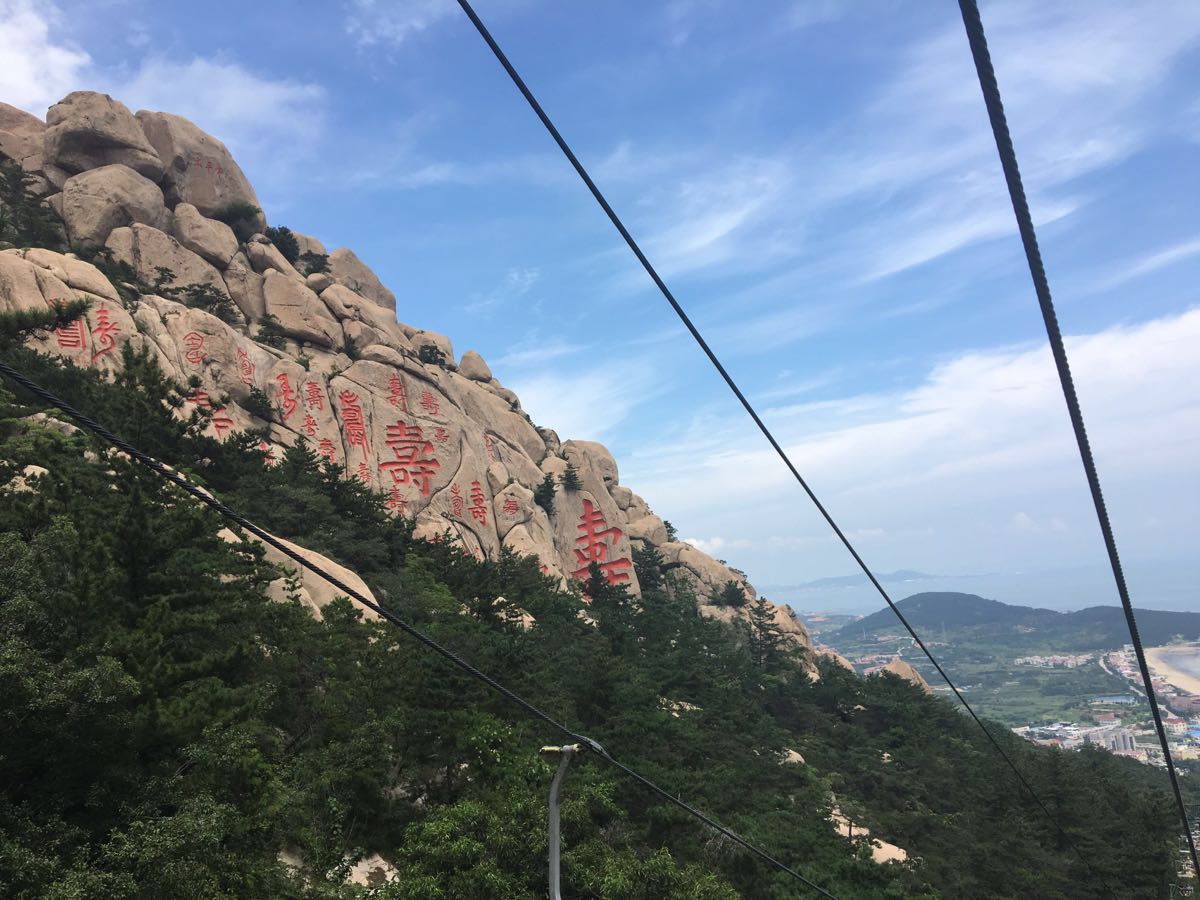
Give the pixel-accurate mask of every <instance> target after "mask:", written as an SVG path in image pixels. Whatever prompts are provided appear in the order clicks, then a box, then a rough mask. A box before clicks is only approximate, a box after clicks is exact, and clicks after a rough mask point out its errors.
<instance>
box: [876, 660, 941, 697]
mask: <svg viewBox="0 0 1200 900" xmlns="http://www.w3.org/2000/svg"><path fill="white" fill-rule="evenodd" d="M883 671H884V672H891V673H892V674H893V675H896V676H897V677H899V678H903V679H904V680H905V681H908V682H911V683H912V684H915V685H916V686H917V687H919V688H920V689H921V690H923V691H924V692H925V693H926V694H932V693H933V688H931V687H930V686H929V682H927V681H926V680H925V679H924V678H923V677H922V676H921V673H920V672H918V671H917V670H916V669H914V668H913V666H912V663H909V662H907V661H905V660H903V659H901V658H900V657H899V656H893V657H892V659H891V661H890V662H889V663H888V664H887V665H886V666H884V667H883Z"/></svg>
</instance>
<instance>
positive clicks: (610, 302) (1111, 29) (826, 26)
mask: <svg viewBox="0 0 1200 900" xmlns="http://www.w3.org/2000/svg"><path fill="white" fill-rule="evenodd" d="M477 8H478V11H479V12H480V14H481V15H482V16H483V18H484V19H485V21H487V22H488V23H489V24H490V25H491V27H492V29H493V32H494V33H495V35H496V37H497V38H498V40H499V41H500V42H501V43H502V45H503V46H504V47H505V48H506V50H507V51H508V53H509V56H510V57H511V58H512V60H513V61H514V63H515V64H516V65H517V66H518V68H520V69H521V70H522V72H523V73H524V75H525V77H526V80H527V81H528V82H529V84H530V85H531V87H532V88H533V90H534V91H535V92H536V93H537V94H538V95H539V96H540V97H541V99H542V101H543V104H544V105H545V107H546V108H547V110H548V111H549V113H550V115H551V116H552V117H554V118H555V120H556V121H557V123H558V124H559V127H560V129H561V130H562V132H563V133H564V134H565V135H566V137H567V139H568V140H569V141H570V142H571V143H572V144H573V146H574V147H575V149H576V151H577V152H578V154H579V155H580V157H581V158H582V159H583V160H584V162H585V164H586V165H588V166H589V167H590V168H591V169H592V172H593V174H594V176H595V177H596V179H597V181H598V182H599V183H600V185H601V187H602V189H603V190H604V191H605V192H606V193H607V195H608V197H609V199H610V200H611V201H612V203H613V205H614V206H615V207H616V208H617V210H618V211H619V212H621V214H622V215H623V216H624V217H625V218H626V221H627V223H628V224H629V226H630V228H631V229H632V231H633V232H634V234H635V235H636V236H637V237H638V238H639V240H640V241H641V242H642V243H643V246H644V247H645V249H646V250H647V252H648V253H649V255H650V256H651V258H652V259H653V260H655V262H656V263H657V264H658V265H659V267H660V269H661V270H662V272H663V274H664V275H665V276H666V278H667V279H668V281H669V283H671V285H672V286H673V288H674V290H675V292H676V294H677V296H678V297H679V298H680V300H681V301H682V302H683V303H684V305H685V306H686V307H687V308H688V309H689V311H690V312H691V313H692V314H693V317H694V318H695V320H696V321H697V323H698V325H699V326H700V328H701V330H702V331H704V333H705V334H706V335H707V336H708V338H709V339H710V341H711V343H712V344H713V346H714V348H715V349H716V350H717V352H718V354H719V355H720V356H721V357H722V358H723V359H724V360H725V361H726V363H727V365H728V367H729V368H730V370H731V371H732V372H733V373H734V374H735V377H737V378H738V379H739V381H740V382H741V383H742V384H743V386H744V388H745V389H746V390H747V392H748V393H749V395H750V396H751V398H752V399H753V400H754V401H755V402H756V403H757V404H758V405H759V406H760V408H761V410H762V411H763V412H764V413H765V416H766V418H767V419H768V421H769V423H770V424H771V425H772V427H773V428H775V429H776V430H777V433H778V434H779V435H780V437H781V438H782V439H783V441H784V443H785V444H786V445H787V447H788V448H789V450H790V451H792V452H793V454H794V458H795V460H796V462H797V464H798V465H799V466H800V468H801V470H802V471H804V472H805V474H806V475H807V476H809V477H810V479H811V482H812V484H813V486H814V488H815V489H816V490H817V491H818V493H819V494H820V495H821V496H822V497H823V498H824V499H825V500H826V501H827V504H828V505H829V507H830V508H831V510H832V511H833V512H834V514H835V516H837V517H838V518H839V520H840V521H841V522H842V523H843V525H844V527H845V528H846V530H847V531H848V532H849V533H850V534H851V535H852V536H853V537H854V539H855V540H856V541H857V542H858V543H859V545H860V547H861V550H862V552H863V554H864V555H865V556H866V558H867V560H868V561H869V562H870V563H872V564H873V565H874V566H876V567H877V568H879V569H880V570H888V569H897V568H907V569H918V570H923V571H927V572H935V573H939V574H954V575H960V574H971V573H1012V572H1038V571H1042V570H1048V569H1064V568H1071V569H1072V570H1080V571H1083V570H1088V569H1089V567H1090V568H1091V569H1092V570H1094V569H1095V567H1097V566H1099V565H1101V564H1102V562H1103V547H1102V544H1101V542H1100V537H1099V531H1098V528H1097V526H1096V524H1095V520H1094V514H1093V512H1092V509H1091V506H1090V500H1089V498H1088V495H1087V493H1086V485H1085V483H1084V480H1083V477H1082V473H1081V469H1080V466H1079V463H1078V459H1077V456H1076V451H1075V447H1074V441H1073V438H1072V435H1071V432H1070V429H1069V423H1068V421H1067V418H1066V415H1065V412H1064V409H1063V404H1062V400H1061V396H1060V395H1059V389H1058V385H1057V382H1056V380H1055V377H1054V372H1053V368H1052V365H1051V362H1050V357H1049V353H1048V350H1047V349H1046V347H1045V338H1044V331H1043V327H1042V324H1041V320H1040V316H1039V314H1038V311H1037V307H1036V302H1035V300H1034V297H1033V292H1032V289H1031V287H1030V284H1029V276H1028V273H1027V271H1026V269H1025V263H1024V259H1023V256H1022V254H1021V249H1020V244H1019V242H1018V240H1017V236H1016V230H1015V226H1014V223H1013V218H1012V211H1011V208H1010V207H1009V205H1008V200H1007V195H1006V194H1005V192H1004V185H1003V180H1002V177H1001V174H1000V169H999V165H998V163H997V161H996V155H995V149H994V145H993V144H992V139H991V135H990V132H989V130H988V128H987V120H986V116H985V113H984V110H983V105H982V101H981V99H980V96H979V90H978V86H977V84H976V82H975V76H974V70H973V68H972V66H971V61H970V55H969V52H968V49H967V46H966V41H965V38H964V37H963V35H962V25H961V21H960V19H959V17H958V12H957V7H956V5H955V4H953V3H928V2H924V0H908V2H905V0H876V2H869V3H851V2H838V0H806V2H793V3H785V2H764V3H760V4H744V3H734V2H722V0H671V2H661V3H656V4H644V3H642V4H639V3H628V2H611V3H604V4H560V3H550V2H546V0H479V2H478V4H477ZM982 11H983V17H984V22H985V24H986V26H987V27H988V30H989V39H990V43H991V46H992V52H993V56H994V58H995V63H996V67H997V71H998V75H999V79H1000V84H1001V88H1002V90H1003V92H1004V96H1005V102H1006V106H1007V109H1008V114H1009V119H1010V124H1011V127H1012V129H1013V133H1014V137H1015V141H1016V145H1017V152H1018V155H1019V157H1020V159H1021V163H1022V166H1023V170H1024V174H1025V177H1026V185H1027V189H1028V191H1029V194H1030V198H1031V204H1032V208H1033V211H1034V215H1035V218H1036V219H1037V222H1038V225H1039V230H1040V238H1041V241H1042V249H1043V254H1044V256H1045V259H1046V263H1047V268H1048V270H1049V274H1050V278H1051V284H1052V287H1053V288H1054V291H1055V295H1056V300H1057V302H1058V306H1059V315H1060V319H1061V322H1062V325H1063V328H1064V331H1065V332H1066V333H1067V334H1068V335H1069V339H1070V342H1071V343H1070V350H1071V352H1072V353H1073V362H1074V365H1075V367H1076V378H1077V381H1078V384H1079V390H1080V394H1081V397H1082V400H1083V403H1084V409H1085V415H1086V416H1087V417H1088V421H1089V428H1090V431H1091V435H1092V438H1093V442H1094V445H1095V449H1096V453H1097V457H1098V462H1099V465H1100V472H1101V478H1102V480H1103V482H1104V484H1105V488H1106V491H1107V495H1108V500H1109V504H1110V509H1111V512H1112V515H1113V519H1114V522H1115V524H1116V529H1117V537H1118V541H1119V544H1120V546H1121V548H1122V551H1123V553H1124V555H1125V557H1126V558H1127V562H1128V564H1129V570H1130V579H1131V586H1132V587H1133V589H1134V592H1135V595H1136V596H1137V598H1138V599H1139V600H1140V601H1141V602H1143V603H1145V604H1146V605H1154V602H1155V599H1156V591H1157V590H1158V589H1159V581H1158V579H1159V578H1160V576H1163V575H1164V573H1169V574H1171V576H1172V577H1173V578H1175V579H1176V580H1178V578H1179V577H1180V574H1181V573H1186V572H1189V571H1190V572H1192V573H1194V571H1195V564H1196V558H1197V554H1196V547H1197V543H1198V538H1200V462H1198V460H1200V454H1197V452H1196V447H1197V445H1198V442H1200V388H1198V387H1197V384H1198V380H1200V353H1197V350H1196V348H1197V344H1198V342H1200V287H1198V286H1197V285H1198V283H1200V279H1198V278H1197V276H1198V275H1200V216H1198V215H1197V210H1198V204H1197V199H1198V198H1200V153H1198V151H1200V97H1198V95H1197V93H1196V91H1195V85H1196V84H1198V83H1200V4H1197V3H1195V2H1193V0H1178V2H1170V0H1159V2H1156V3H1154V4H1147V5H1142V4H1136V5H1135V4H1128V3H1124V2H1116V0H1113V2H1108V0H1089V2H1087V3H1083V2H1080V3H1056V4H1048V3H1041V2H1024V0H1005V2H991V3H988V2H985V3H983V4H982ZM0 58H4V59H5V60H6V65H5V67H4V68H5V71H3V72H0V99H3V100H6V101H8V102H11V103H14V104H16V105H19V106H22V107H25V108H27V109H30V110H32V111H35V112H38V113H39V114H44V112H45V109H46V107H47V106H48V105H49V104H50V103H52V102H53V101H54V100H56V99H58V98H59V97H60V96H62V95H63V94H65V93H67V92H68V91H70V90H73V89H77V88H91V89H100V90H106V91H108V92H109V93H112V94H113V95H114V96H116V97H118V98H119V99H121V100H123V101H124V102H125V103H127V104H128V105H129V106H130V107H131V108H134V109H137V108H139V107H149V108H158V109H164V110H168V111H171V112H178V113H181V114H183V115H186V116H188V117H189V118H191V119H193V120H194V121H195V122H197V123H198V124H200V125H201V126H202V127H204V128H206V129H208V130H210V131H212V132H213V133H214V134H216V135H218V136H219V137H221V138H222V139H224V140H225V141H226V142H227V143H228V144H229V145H230V146H231V148H232V149H233V150H234V152H235V154H236V155H237V157H238V159H239V161H240V162H241V163H242V165H243V168H245V169H246V171H247V174H248V175H249V176H250V178H251V180H252V181H253V182H254V184H255V186H256V188H257V190H258V193H259V196H260V199H261V200H262V202H263V205H264V207H265V209H266V211H267V214H268V216H269V218H270V219H271V220H272V221H273V222H274V223H277V224H287V225H290V226H291V227H293V228H295V229H297V230H300V231H304V232H307V233H311V234H315V235H316V236H318V237H320V238H321V239H322V240H323V241H324V242H325V243H326V244H327V245H329V246H330V247H332V246H336V245H343V244H344V245H348V246H351V247H353V248H354V249H355V250H356V252H358V253H359V255H360V256H362V257H363V258H364V259H365V260H367V261H368V262H369V263H370V264H371V265H372V266H373V267H374V268H375V269H376V271H377V272H378V273H379V274H380V276H381V277H382V278H383V279H384V281H385V282H386V283H387V284H388V285H389V286H390V287H391V288H392V289H393V290H394V291H395V293H396V295H397V297H398V298H399V303H398V315H399V317H400V319H401V320H402V321H405V322H408V323H411V324H414V325H417V326H420V327H425V328H430V329H433V330H436V331H442V332H445V333H447V334H449V335H450V336H451V337H452V338H453V340H454V343H455V347H456V350H457V351H459V352H461V351H463V350H466V349H476V350H478V351H479V352H481V353H482V354H483V356H484V358H485V359H487V360H488V361H489V362H490V363H491V364H492V367H493V370H494V371H495V373H496V375H497V377H499V378H500V380H501V381H503V382H504V383H505V384H507V385H508V386H510V387H512V388H514V389H515V390H517V391H518V393H520V395H521V396H522V398H523V401H524V403H525V406H526V408H527V409H528V410H529V411H530V412H531V413H532V414H533V416H534V418H535V420H536V421H538V422H539V423H541V424H544V425H548V426H550V427H553V428H556V429H557V430H558V431H559V433H560V435H561V436H562V437H564V438H566V437H579V438H591V439H598V440H602V441H604V442H605V443H607V444H608V445H609V446H610V447H611V448H612V449H613V451H614V452H615V453H616V455H617V458H618V461H619V462H620V464H621V469H622V479H623V481H625V483H627V484H629V485H630V486H631V487H633V488H634V489H635V490H637V491H639V492H640V493H642V494H643V495H644V496H646V498H647V499H648V500H649V501H650V503H651V505H652V506H653V507H654V508H655V509H656V510H657V511H658V512H659V513H660V514H661V515H663V516H664V517H666V518H668V519H670V520H672V521H673V522H674V523H675V525H676V526H677V527H678V529H679V531H680V533H681V534H682V535H683V536H684V537H687V538H691V539H694V540H696V541H697V542H698V543H699V544H700V545H701V546H703V547H704V548H705V549H708V550H709V551H710V552H712V553H713V554H714V555H716V556H718V557H721V558H724V559H727V560H728V561H729V562H730V563H732V564H734V565H737V566H739V567H741V568H744V569H745V570H746V571H747V572H749V574H750V575H751V578H752V580H754V581H755V582H756V583H758V584H765V585H782V584H794V583H797V582H803V581H807V580H810V579H815V578H820V577H824V576H832V575H841V574H845V573H848V572H850V571H852V570H853V564H852V562H851V560H849V559H848V558H847V557H846V556H845V554H844V551H842V550H841V549H840V548H839V547H837V546H835V544H834V543H833V542H832V541H831V539H830V538H829V536H828V535H827V534H826V530H825V527H824V525H823V524H822V523H821V522H820V520H819V519H818V518H817V516H816V514H815V513H814V512H813V511H812V510H811V509H810V508H809V507H808V504H807V501H806V499H805V498H804V496H803V495H802V494H801V492H800V491H799V489H798V488H797V487H796V486H795V485H794V484H792V483H790V482H789V481H788V476H787V475H786V472H785V471H784V470H783V468H782V466H781V464H779V463H778V461H777V460H774V459H773V458H772V456H771V453H770V451H769V449H767V448H766V447H765V443H764V442H763V440H762V438H761V437H760V436H757V435H756V434H755V433H754V432H753V431H752V425H751V423H750V422H749V420H748V419H747V418H746V417H745V415H744V413H742V412H741V410H740V408H739V407H738V406H737V404H736V401H735V400H734V399H733V398H732V397H731V396H730V395H729V394H728V391H727V389H726V388H725V387H724V386H723V385H722V384H721V383H720V382H719V380H718V378H717V377H716V375H715V374H714V373H712V372H711V370H710V369H709V367H708V365H707V363H706V361H705V360H704V359H703V357H702V356H701V355H700V353H699V352H698V351H697V349H696V348H695V347H694V345H693V344H692V343H691V341H690V340H689V339H688V338H687V337H686V335H685V334H684V332H683V331H682V329H681V327H680V326H678V325H677V324H676V322H675V320H674V319H673V316H672V314H671V313H670V310H669V309H668V308H667V307H666V305H665V304H664V303H663V301H662V300H661V298H659V297H658V295H657V294H656V293H655V292H654V290H653V288H652V286H651V285H650V283H649V281H648V279H646V277H645V276H644V274H642V273H641V272H640V269H639V268H638V267H637V265H636V263H635V262H634V261H633V259H632V258H631V257H630V255H629V254H628V252H627V250H626V249H625V248H624V246H623V244H622V243H621V242H620V239H619V238H618V237H617V235H616V234H615V233H614V232H613V231H612V229H611V226H610V225H609V224H608V223H607V221H606V220H605V219H604V218H603V216H602V214H601V213H600V212H599V210H598V209H597V208H596V207H595V205H594V202H593V201H592V200H591V198H590V197H589V196H588V195H587V193H586V192H585V190H584V189H583V187H582V185H580V184H579V183H578V181H577V179H576V177H575V175H574V173H573V172H571V171H570V169H569V167H568V166H567V164H566V162H565V161H564V160H562V159H561V157H560V156H559V155H558V152H557V150H556V148H554V147H553V145H552V144H551V142H550V140H549V139H548V137H547V136H546V135H545V134H544V132H543V131H542V129H541V127H540V125H539V124H538V123H537V121H536V120H535V119H534V118H533V116H532V114H531V113H530V112H529V111H528V110H527V109H526V108H525V106H524V105H523V101H522V100H521V99H520V97H519V96H518V95H517V94H516V92H515V90H514V89H513V88H512V86H511V84H510V83H509V82H508V81H507V80H506V78H505V77H504V76H503V73H502V71H501V70H500V69H499V67H498V66H497V64H496V62H495V61H494V59H493V58H492V57H491V55H490V53H489V52H487V50H486V47H484V45H483V44H482V43H481V41H480V40H479V38H478V37H477V35H476V34H475V33H474V30H473V29H472V28H471V27H470V25H469V23H468V22H467V21H466V20H465V18H464V17H463V16H462V14H461V12H460V11H459V10H458V7H457V4H455V3H454V2H453V0H406V2H386V0H374V2H370V0H345V2H340V3H338V2H328V3H292V4H286V5H284V4H261V3H260V4H246V3H237V4H234V3H222V2H216V0H213V2H207V3H204V4H196V3H189V4H182V3H162V2H154V3H151V2H135V0H91V2H88V3H73V2H61V0H60V2H58V3H57V5H54V6H52V5H49V4H45V3H36V4H34V3H26V2H13V0H0ZM9 61H11V62H9ZM1089 584H1094V585H1095V587H1094V589H1093V588H1091V587H1089V588H1088V593H1087V596H1086V597H1084V598H1081V599H1080V602H1083V601H1084V600H1091V601H1094V602H1114V601H1115V592H1114V591H1112V590H1111V589H1108V588H1106V586H1105V583H1104V582H1103V581H1102V580H1093V581H1090V582H1089ZM1192 596H1193V597H1194V598H1195V603H1194V605H1195V608H1196V609H1200V596H1196V595H1195V594H1193V595H1192ZM1002 599H1010V600H1018V599H1020V598H1019V597H1009V596H1006V597H1004V598H1002ZM1176 605H1178V604H1176Z"/></svg>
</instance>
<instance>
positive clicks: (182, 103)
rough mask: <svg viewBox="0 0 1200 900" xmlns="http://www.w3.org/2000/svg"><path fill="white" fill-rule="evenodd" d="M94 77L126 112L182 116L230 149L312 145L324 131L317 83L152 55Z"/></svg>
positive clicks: (219, 62)
mask: <svg viewBox="0 0 1200 900" xmlns="http://www.w3.org/2000/svg"><path fill="white" fill-rule="evenodd" d="M98 77H99V78H100V79H101V81H102V82H103V83H105V84H106V86H107V88H108V90H109V92H110V93H112V94H113V95H114V96H116V97H117V98H119V99H120V100H121V101H122V102H123V103H125V104H126V105H127V106H129V107H130V108H131V109H139V108H143V109H155V110H164V111H166V112H171V113H175V114H176V115H181V116H183V117H185V118H187V119H190V120H191V121H193V122H195V123H196V124H197V125H199V126H200V127H201V128H203V129H204V130H205V131H208V132H210V133H212V134H214V135H216V136H218V137H219V138H220V139H221V140H222V141H224V142H225V143H226V144H228V145H229V146H230V148H231V149H233V150H235V151H243V150H245V151H253V150H256V149H262V148H264V147H270V148H272V149H274V150H278V149H279V148H281V147H285V146H289V145H294V144H295V142H312V141H316V140H317V139H319V138H320V136H321V135H322V133H323V131H324V128H325V114H326V99H327V98H326V92H325V89H324V88H322V87H321V86H320V85H317V84H314V83H311V82H304V81H295V80H292V79H288V78H272V77H269V76H265V75H262V74H259V73H258V72H255V71H253V70H251V69H248V68H246V67H245V66H243V65H242V64H241V63H238V62H236V61H233V60H225V59H220V58H206V57H202V56H194V57H192V58H191V59H188V60H183V61H181V60H176V59H173V58H169V57H165V56H154V55H152V56H147V57H145V58H143V59H142V60H141V61H140V63H139V64H138V66H137V67H136V69H134V70H133V71H132V72H129V73H115V74H105V73H101V74H99V76H98ZM199 85H202V86H203V87H202V89H198V88H197V86H199Z"/></svg>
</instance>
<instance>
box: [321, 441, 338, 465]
mask: <svg viewBox="0 0 1200 900" xmlns="http://www.w3.org/2000/svg"><path fill="white" fill-rule="evenodd" d="M317 447H318V450H317V452H318V453H320V454H321V455H322V456H323V457H325V458H326V459H327V460H329V461H330V462H334V461H335V460H334V456H335V454H334V449H333V441H332V440H330V439H329V438H321V441H320V443H319V444H318V445H317Z"/></svg>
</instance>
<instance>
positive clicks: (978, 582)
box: [759, 560, 1200, 615]
mask: <svg viewBox="0 0 1200 900" xmlns="http://www.w3.org/2000/svg"><path fill="white" fill-rule="evenodd" d="M1192 569H1193V567H1192V566H1191V565H1189V563H1188V562H1187V561H1185V560H1170V561H1160V562H1158V563H1156V564H1154V565H1131V566H1129V567H1127V571H1126V578H1127V579H1128V582H1129V589H1130V593H1131V596H1132V598H1133V605H1134V608H1135V609H1160V610H1170V611H1175V612H1200V588H1197V586H1196V583H1195V574H1194V572H1193V571H1192ZM913 575H914V576H916V577H911V578H904V579H899V578H893V577H891V573H886V574H884V575H881V576H880V580H881V581H882V582H883V586H884V587H885V588H886V589H887V591H888V593H889V594H890V595H891V597H892V599H893V600H897V601H899V600H902V599H904V598H906V597H910V596H912V595H913V594H920V593H926V592H933V591H953V592H957V593H963V594H977V595H978V596H980V597H985V598H987V599H989V600H999V601H1000V602H1001V603H1007V604H1009V605H1012V606H1035V607H1041V608H1044V609H1053V610H1056V611H1059V612H1072V611H1074V610H1078V609H1084V608H1085V607H1089V606H1119V605H1120V599H1119V598H1118V596H1117V589H1116V587H1115V584H1114V582H1113V576H1112V572H1111V571H1109V570H1108V569H1107V568H1104V567H1102V566H1077V567H1071V568H1060V569H1045V570H1038V571H1029V572H990V573H976V574H965V575H945V574H930V573H920V572H918V573H913ZM844 577H845V578H846V579H850V578H854V577H855V576H853V575H849V574H848V575H846V576H844ZM857 578H858V579H860V582H859V583H855V584H842V585H836V584H819V583H813V582H801V583H797V584H767V585H762V586H761V587H760V588H759V591H760V593H762V594H763V595H764V596H766V597H768V598H769V599H771V600H773V601H775V602H776V603H786V604H788V605H789V606H791V607H792V608H793V609H794V610H796V612H799V613H818V612H827V613H836V614H840V615H869V614H871V613H873V612H877V611H878V610H880V609H882V608H883V607H884V602H883V600H882V598H881V597H880V596H879V594H878V592H876V590H875V588H873V587H872V586H871V585H870V583H869V582H868V581H867V580H866V577H865V576H862V575H860V576H857ZM821 581H827V579H821Z"/></svg>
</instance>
